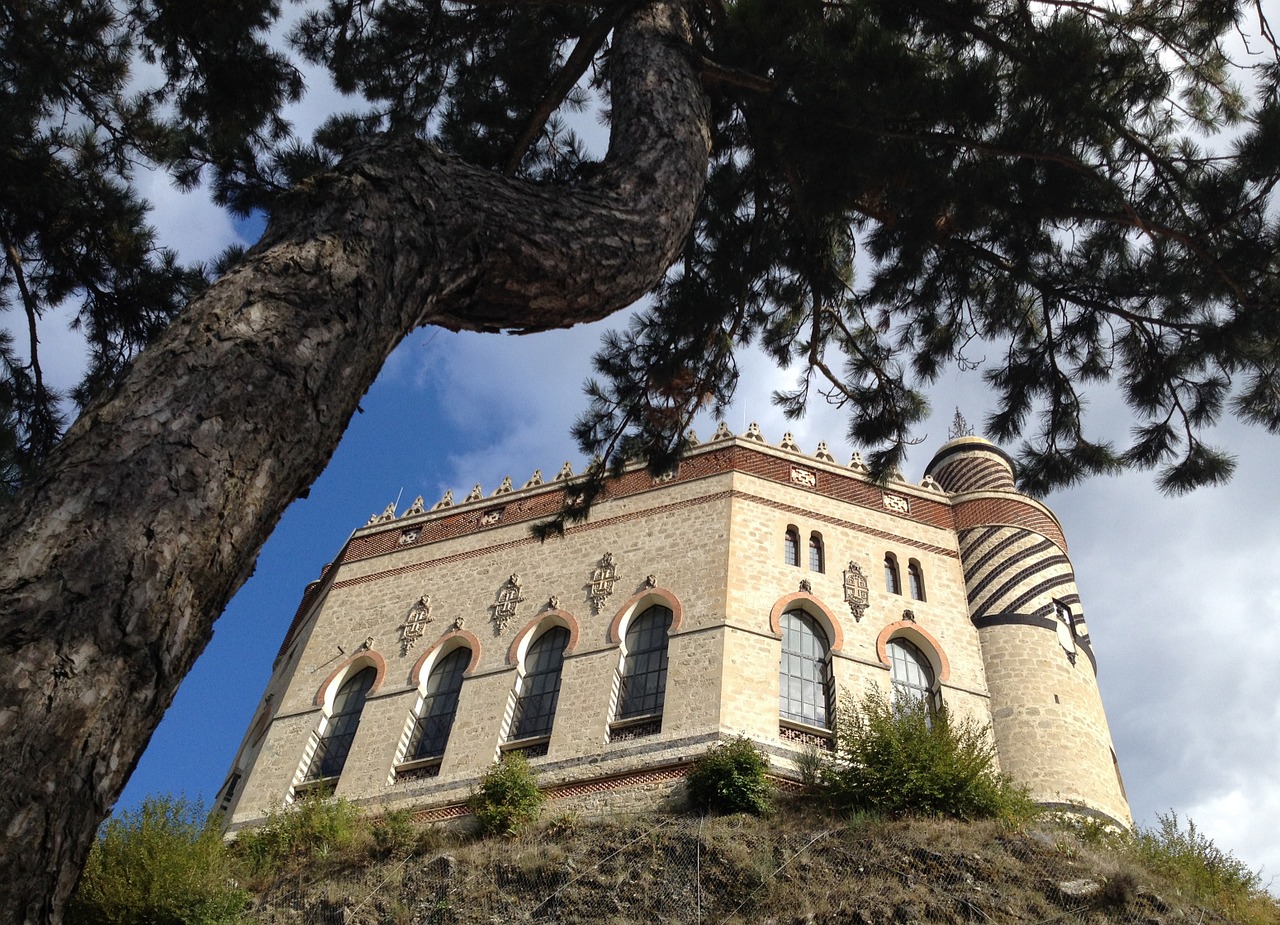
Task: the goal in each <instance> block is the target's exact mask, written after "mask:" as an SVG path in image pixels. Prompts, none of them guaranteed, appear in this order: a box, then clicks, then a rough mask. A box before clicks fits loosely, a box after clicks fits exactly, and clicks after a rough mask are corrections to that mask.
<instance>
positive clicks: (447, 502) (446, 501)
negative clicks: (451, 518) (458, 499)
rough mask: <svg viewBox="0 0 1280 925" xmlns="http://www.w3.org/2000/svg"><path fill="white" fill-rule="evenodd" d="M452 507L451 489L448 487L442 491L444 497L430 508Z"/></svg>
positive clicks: (436, 509) (435, 509) (434, 509)
mask: <svg viewBox="0 0 1280 925" xmlns="http://www.w3.org/2000/svg"><path fill="white" fill-rule="evenodd" d="M446 507H453V489H452V488H450V489H449V490H448V491H446V492H445V493H444V497H443V498H441V499H440V500H439V501H437V502H436V503H435V504H433V505H432V506H431V510H433V511H438V510H440V509H441V508H446Z"/></svg>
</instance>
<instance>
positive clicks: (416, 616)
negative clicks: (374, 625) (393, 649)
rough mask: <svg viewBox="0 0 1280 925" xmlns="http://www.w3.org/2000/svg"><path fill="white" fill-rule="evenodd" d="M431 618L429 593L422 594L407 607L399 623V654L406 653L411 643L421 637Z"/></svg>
mask: <svg viewBox="0 0 1280 925" xmlns="http://www.w3.org/2000/svg"><path fill="white" fill-rule="evenodd" d="M431 620H432V617H431V595H430V594H424V595H422V596H421V597H420V598H418V600H417V601H416V602H415V603H414V605H413V606H412V607H410V608H409V613H408V614H406V615H405V618H404V622H403V623H401V624H400V654H401V655H404V654H406V653H407V652H408V651H409V650H410V649H412V648H413V644H414V643H415V642H417V641H418V640H419V639H421V638H422V634H423V633H424V632H425V631H426V625H427V624H428V623H430V622H431Z"/></svg>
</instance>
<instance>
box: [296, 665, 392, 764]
mask: <svg viewBox="0 0 1280 925" xmlns="http://www.w3.org/2000/svg"><path fill="white" fill-rule="evenodd" d="M377 677H378V671H377V669H376V668H374V667H373V666H372V665H369V666H368V667H367V668H362V669H361V670H360V671H357V672H356V673H355V674H353V675H352V676H351V677H349V678H347V680H345V681H343V682H342V687H340V688H338V693H337V696H335V697H334V698H333V713H332V714H330V716H329V722H328V724H327V725H326V726H325V730H324V735H322V736H321V737H320V744H319V745H318V746H316V753H315V755H314V756H313V757H312V759H311V767H310V768H309V769H308V771H307V778H308V779H309V780H320V779H322V778H326V777H337V776H338V775H340V774H341V773H342V768H343V766H344V765H345V764H346V763H347V754H348V753H349V752H350V751H351V742H352V740H353V739H355V737H356V729H358V728H359V726H360V714H361V713H362V712H363V711H364V701H365V698H366V697H368V696H369V688H371V687H373V682H374V680H375V679H376V678H377Z"/></svg>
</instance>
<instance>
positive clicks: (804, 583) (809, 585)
mask: <svg viewBox="0 0 1280 925" xmlns="http://www.w3.org/2000/svg"><path fill="white" fill-rule="evenodd" d="M800 590H801V591H803V592H804V593H805V594H812V593H813V582H811V581H810V580H809V579H808V578H801V579H800Z"/></svg>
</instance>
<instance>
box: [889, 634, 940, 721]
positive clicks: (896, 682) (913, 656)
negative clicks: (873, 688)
mask: <svg viewBox="0 0 1280 925" xmlns="http://www.w3.org/2000/svg"><path fill="white" fill-rule="evenodd" d="M887 648H888V650H889V674H890V677H891V678H892V680H893V696H894V697H895V698H905V699H909V700H923V701H924V702H925V703H926V704H927V705H928V707H929V709H930V710H931V711H932V710H936V709H937V708H938V695H937V689H936V687H937V686H936V684H935V683H934V679H933V666H932V665H930V664H929V659H927V658H926V657H925V654H924V653H923V652H921V651H920V648H919V647H918V646H917V645H916V644H915V643H913V642H910V641H909V640H906V639H903V638H901V637H895V638H893V639H890V640H889V643H888V646H887Z"/></svg>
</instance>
